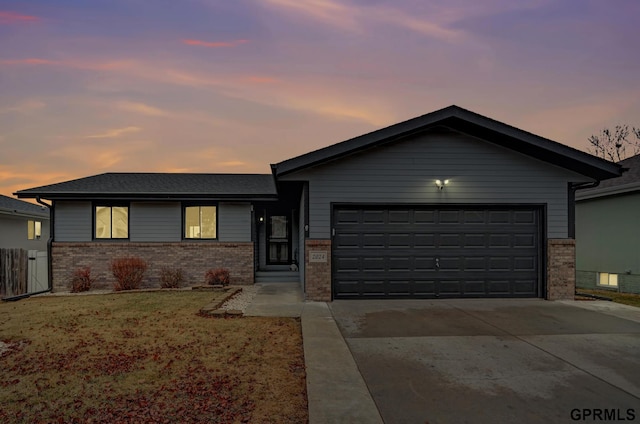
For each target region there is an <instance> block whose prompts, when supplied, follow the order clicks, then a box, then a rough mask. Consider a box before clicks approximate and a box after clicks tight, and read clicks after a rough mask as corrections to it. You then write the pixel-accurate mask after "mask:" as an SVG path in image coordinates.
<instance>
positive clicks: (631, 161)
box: [576, 154, 640, 200]
mask: <svg viewBox="0 0 640 424" xmlns="http://www.w3.org/2000/svg"><path fill="white" fill-rule="evenodd" d="M618 165H620V166H622V168H623V169H626V171H625V172H623V174H622V175H621V176H619V177H617V178H611V179H609V180H605V181H601V182H600V184H599V185H598V186H597V187H595V188H589V189H583V190H578V191H577V192H576V200H587V199H595V198H599V197H606V196H614V195H620V194H625V193H631V192H637V191H640V154H638V155H635V156H631V157H630V158H627V159H624V160H621V161H620V162H618Z"/></svg>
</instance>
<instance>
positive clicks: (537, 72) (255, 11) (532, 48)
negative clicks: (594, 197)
mask: <svg viewBox="0 0 640 424" xmlns="http://www.w3.org/2000/svg"><path fill="white" fill-rule="evenodd" d="M638 18H640V1H638V0H611V1H602V0H532V1H525V0H522V1H514V0H481V1H480V0H435V1H434V0H395V1H391V0H233V1H231V0H180V1H178V0H90V1H88V0H56V1H52V0H19V1H18V0H16V1H10V0H9V1H8V0H0V194H5V195H11V193H13V192H15V191H16V190H20V189H25V188H31V187H35V186H40V185H44V184H50V183H55V182H59V181H64V180H69V179H73V178H79V177H84V176H88V175H94V174H99V173H103V172H110V171H122V172H143V171H144V172H220V173H237V172H258V173H269V172H270V169H269V164H270V163H276V162H279V161H282V160H285V159H288V158H290V157H293V156H296V155H299V154H302V153H305V152H308V151H311V150H315V149H317V148H320V147H324V146H327V145H330V144H333V143H336V142H339V141H342V140H345V139H348V138H351V137H354V136H357V135H360V134H364V133H367V132H370V131H373V130H375V129H378V128H382V127H384V126H387V125H391V124H393V123H396V122H400V121H403V120H406V119H409V118H412V117H415V116H419V115H422V114H425V113H428V112H432V111H434V110H436V109H440V108H443V107H446V106H449V105H451V104H456V105H458V106H461V107H464V108H467V109H470V110H472V111H474V112H477V113H480V114H482V115H486V116H489V117H491V118H494V119H497V120H499V121H502V122H505V123H507V124H510V125H514V126H516V127H518V128H521V129H524V130H527V131H530V132H533V133H535V134H538V135H541V136H544V137H548V138H551V139H552V140H555V141H558V142H561V143H564V144H568V145H570V146H573V147H575V148H578V149H582V150H586V149H587V138H588V136H589V135H591V134H594V133H597V132H598V131H599V130H600V129H602V128H603V127H605V126H614V125H615V124H617V123H628V124H630V125H636V126H640V54H639V52H640V42H639V41H640V32H639V31H638V29H637V25H638Z"/></svg>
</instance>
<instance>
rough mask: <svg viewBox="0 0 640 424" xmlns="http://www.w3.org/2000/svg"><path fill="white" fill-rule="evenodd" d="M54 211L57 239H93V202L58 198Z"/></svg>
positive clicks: (55, 235)
mask: <svg viewBox="0 0 640 424" xmlns="http://www.w3.org/2000/svg"><path fill="white" fill-rule="evenodd" d="M54 213H55V219H54V221H55V223H54V225H55V228H54V237H55V241H79V242H81V241H91V238H92V236H91V232H92V230H93V225H92V222H91V220H92V219H93V213H92V210H91V202H89V201H67V200H64V201H63V200H58V201H56V202H55V212H54Z"/></svg>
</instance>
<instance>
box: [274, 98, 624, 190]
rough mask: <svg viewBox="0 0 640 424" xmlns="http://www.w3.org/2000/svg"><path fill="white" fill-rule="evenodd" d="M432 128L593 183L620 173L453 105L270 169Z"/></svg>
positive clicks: (289, 168)
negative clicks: (497, 147)
mask: <svg viewBox="0 0 640 424" xmlns="http://www.w3.org/2000/svg"><path fill="white" fill-rule="evenodd" d="M436 128H447V129H449V130H454V131H457V132H459V133H463V134H467V135H470V136H472V137H476V138H480V139H482V140H486V141H488V142H491V143H494V144H497V145H500V146H503V147H506V148H509V149H513V150H516V151H518V152H521V153H524V154H527V155H529V156H532V157H535V158H537V159H540V160H542V161H544V162H548V163H551V164H554V165H557V166H560V167H563V168H565V169H569V170H571V171H574V172H577V173H579V174H582V175H584V176H587V177H589V178H593V179H595V180H605V179H608V178H614V177H617V176H619V175H620V173H621V172H622V171H621V167H620V166H619V165H617V164H614V163H612V162H608V161H606V160H604V159H601V158H598V157H595V156H593V155H590V154H588V153H585V152H582V151H580V150H577V149H574V148H571V147H569V146H565V145H564V144H560V143H558V142H555V141H552V140H549V139H546V138H543V137H539V136H537V135H535V134H531V133H529V132H526V131H523V130H521V129H518V128H515V127H512V126H510V125H507V124H504V123H502V122H498V121H495V120H493V119H490V118H487V117H485V116H482V115H479V114H477V113H474V112H471V111H469V110H466V109H463V108H461V107H459V106H455V105H453V106H449V107H446V108H444V109H440V110H437V111H435V112H431V113H428V114H426V115H422V116H419V117H417V118H413V119H410V120H408V121H404V122H401V123H399V124H395V125H391V126H390V127H386V128H382V129H380V130H377V131H373V132H371V133H368V134H365V135H361V136H359V137H355V138H352V139H350V140H346V141H343V142H341V143H338V144H334V145H331V146H328V147H325V148H322V149H319V150H316V151H313V152H310V153H307V154H304V155H301V156H298V157H295V158H292V159H288V160H285V161H283V162H280V163H277V164H274V165H271V168H272V170H273V172H274V175H276V177H278V176H282V175H286V174H290V173H292V172H296V171H299V170H302V169H305V168H308V167H312V166H315V165H319V164H323V163H326V162H329V161H332V160H335V159H339V158H342V157H344V156H346V155H349V154H353V153H356V152H359V151H362V150H365V149H368V148H371V147H375V146H379V145H382V144H386V143H391V142H394V141H397V140H401V139H405V138H408V137H413V136H416V135H418V134H422V133H425V132H427V131H430V130H433V129H436Z"/></svg>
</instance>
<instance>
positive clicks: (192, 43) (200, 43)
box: [182, 39, 249, 48]
mask: <svg viewBox="0 0 640 424" xmlns="http://www.w3.org/2000/svg"><path fill="white" fill-rule="evenodd" d="M248 42H249V40H233V41H202V40H192V39H186V40H182V43H183V44H186V45H188V46H201V47H213V48H217V47H235V46H239V45H240V44H245V43H248Z"/></svg>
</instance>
